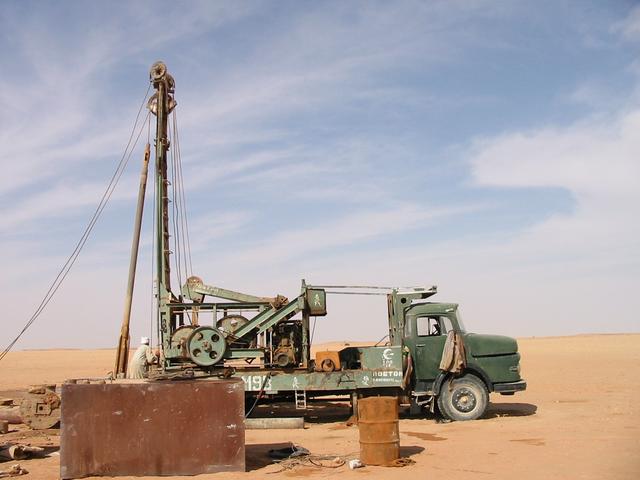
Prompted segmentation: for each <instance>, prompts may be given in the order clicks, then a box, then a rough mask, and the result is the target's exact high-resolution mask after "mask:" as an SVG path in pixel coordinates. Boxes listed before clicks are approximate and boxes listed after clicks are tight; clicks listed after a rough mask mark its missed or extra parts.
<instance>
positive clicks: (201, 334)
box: [187, 326, 227, 367]
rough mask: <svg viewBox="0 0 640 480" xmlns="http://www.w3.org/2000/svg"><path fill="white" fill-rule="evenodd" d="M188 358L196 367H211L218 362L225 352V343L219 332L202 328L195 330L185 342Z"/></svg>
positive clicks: (213, 328)
mask: <svg viewBox="0 0 640 480" xmlns="http://www.w3.org/2000/svg"><path fill="white" fill-rule="evenodd" d="M187 349H188V352H189V357H190V358H191V360H193V362H194V363H195V364H196V365H200V366H201V367H211V366H213V365H215V364H216V363H218V362H220V361H221V360H222V358H223V357H224V353H225V351H226V350H227V342H226V340H225V338H224V335H223V334H222V332H221V331H220V330H218V329H217V328H215V327H209V326H203V327H198V328H196V329H195V330H194V331H193V333H192V334H191V335H190V336H189V340H188V341H187Z"/></svg>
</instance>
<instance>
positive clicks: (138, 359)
mask: <svg viewBox="0 0 640 480" xmlns="http://www.w3.org/2000/svg"><path fill="white" fill-rule="evenodd" d="M157 361H158V359H157V357H156V356H155V355H154V354H153V352H152V351H151V347H149V338H148V337H142V338H141V339H140V346H139V347H138V349H137V350H136V351H135V353H134V354H133V357H132V358H131V363H130V364H129V378H145V377H146V376H147V371H148V369H149V365H151V364H152V363H156V362H157Z"/></svg>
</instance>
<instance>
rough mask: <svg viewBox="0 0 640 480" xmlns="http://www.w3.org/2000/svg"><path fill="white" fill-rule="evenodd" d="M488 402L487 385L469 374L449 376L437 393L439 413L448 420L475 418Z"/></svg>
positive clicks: (482, 412)
mask: <svg viewBox="0 0 640 480" xmlns="http://www.w3.org/2000/svg"><path fill="white" fill-rule="evenodd" d="M488 404H489V392H488V391H487V387H486V386H485V385H484V382H483V381H482V380H480V379H479V378H478V377H476V376H475V375H471V374H467V375H463V376H462V377H458V378H449V379H448V380H446V381H445V382H444V384H443V385H442V388H441V389H440V395H438V408H439V409H440V413H442V416H443V417H445V418H448V419H450V420H456V421H464V420H475V419H477V418H479V417H481V416H482V415H483V414H484V412H485V410H486V409H487V405H488Z"/></svg>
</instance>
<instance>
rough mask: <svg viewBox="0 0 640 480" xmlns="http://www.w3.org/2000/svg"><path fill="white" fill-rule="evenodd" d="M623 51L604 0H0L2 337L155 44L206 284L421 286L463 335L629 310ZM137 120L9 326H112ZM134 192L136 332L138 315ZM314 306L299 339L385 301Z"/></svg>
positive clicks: (89, 185)
mask: <svg viewBox="0 0 640 480" xmlns="http://www.w3.org/2000/svg"><path fill="white" fill-rule="evenodd" d="M639 53H640V5H638V4H637V3H636V2H629V1H622V0H620V1H608V2H599V1H593V2H592V1H539V2H526V1H522V2H518V1H504V2H502V1H486V2H485V1H397V2H384V1H379V2H376V1H368V2H357V1H353V2H341V1H335V2H334V1H319V2H310V1H302V2H301V1H258V0H256V1H249V2H243V1H234V2H222V1H218V2H196V1H190V2H144V1H138V2H124V1H121V2H111V3H109V4H106V3H102V2H81V1H60V2H34V1H4V2H3V3H2V8H1V9H0V64H1V65H2V75H0V112H1V114H0V144H1V145H2V146H3V147H2V148H1V149H0V164H1V165H2V169H3V175H2V176H0V208H1V214H2V222H0V262H1V265H2V269H1V271H2V274H1V275H0V301H1V302H2V304H3V315H2V321H1V322H2V323H1V329H0V343H2V346H3V347H4V345H6V344H8V343H9V341H10V340H11V339H13V338H14V337H15V335H16V334H17V333H18V332H19V331H20V329H21V328H22V327H23V325H24V324H25V322H26V321H27V320H28V319H29V317H30V316H31V314H32V313H33V311H34V310H35V308H36V306H37V305H38V303H39V301H40V299H41V298H42V296H43V295H44V293H45V292H46V290H47V288H48V286H49V284H50V283H51V281H52V280H53V278H54V277H55V275H56V274H57V271H58V270H59V268H60V267H61V265H62V264H63V263H64V261H65V260H66V258H67V256H68V255H69V254H70V253H71V251H72V250H73V248H74V246H75V243H76V242H77V240H78V239H79V237H80V235H81V234H82V232H83V230H84V227H85V225H86V224H87V221H88V220H89V218H90V216H91V214H92V213H93V210H94V209H95V207H96V205H97V204H98V201H99V199H100V197H101V195H102V193H103V192H104V189H105V187H106V185H107V182H108V180H109V178H110V176H111V174H112V173H113V171H114V169H115V167H116V165H117V163H118V161H119V160H120V157H121V155H122V152H123V151H124V149H125V145H126V144H127V140H128V138H129V134H130V132H131V129H132V126H133V124H134V120H135V117H136V112H137V111H138V108H139V106H140V104H141V102H142V100H143V98H144V95H145V92H146V91H147V88H148V86H149V81H148V78H149V77H148V72H149V68H150V66H151V64H152V63H153V62H155V61H156V60H163V61H164V62H165V63H166V64H167V66H168V69H169V71H170V73H171V74H172V75H173V76H174V78H175V80H176V94H175V97H176V100H177V102H178V107H177V109H176V115H177V124H178V132H179V135H180V149H181V159H182V168H183V178H184V189H185V197H186V206H187V209H188V221H189V228H190V230H189V231H190V244H191V252H192V261H193V273H194V274H197V275H198V276H199V277H201V278H202V279H203V280H204V281H205V283H208V284H211V285H215V286H220V287H223V288H228V289H233V290H238V291H241V292H246V293H251V294H255V295H261V296H264V295H275V294H276V293H281V294H284V295H287V296H288V297H289V298H293V297H295V296H296V295H297V294H298V293H299V289H300V280H301V279H303V278H304V279H306V280H307V282H308V283H311V284H317V285H323V284H325V285H326V284H334V285H335V284H344V285H383V286H404V285H437V286H438V292H439V293H438V294H437V296H435V297H433V300H434V301H435V300H439V301H447V302H457V303H459V304H460V309H461V311H462V312H463V313H462V314H463V317H464V321H465V324H466V326H467V329H468V330H470V331H475V332H479V333H499V334H505V335H510V336H517V337H525V336H555V335H572V334H582V333H596V332H598V333H616V332H640V319H639V318H638V313H637V312H638V311H639V310H640V295H638V293H637V290H638V287H640V222H639V221H638V219H639V218H640V135H639V134H638V132H640V55H639ZM143 115H145V113H143ZM143 130H144V129H143ZM146 136H147V133H146V131H144V132H143V134H142V139H141V140H140V142H139V143H138V144H137V145H136V148H135V150H134V152H133V154H132V157H131V160H130V162H129V164H128V167H127V169H126V171H125V173H124V175H123V177H122V179H121V181H120V183H119V185H118V187H117V189H116V191H115V192H114V194H113V196H112V198H111V201H110V202H109V204H108V206H107V208H106V209H105V211H104V213H103V215H102V217H101V218H100V221H99V223H98V224H97V225H96V228H95V229H94V231H93V232H92V236H91V238H90V239H89V241H88V242H87V244H86V246H85V248H84V250H83V252H82V254H81V256H80V258H79V260H78V261H77V263H76V264H75V265H74V267H73V269H72V271H71V273H70V274H69V276H68V277H67V279H66V281H65V282H64V284H63V285H62V287H61V288H60V290H59V291H58V293H57V295H56V297H55V298H54V300H53V301H52V302H51V303H50V304H49V306H48V307H47V309H46V310H45V311H44V313H43V314H42V315H41V316H40V317H39V318H38V319H37V321H36V322H35V323H34V324H33V326H32V327H31V328H30V329H29V330H28V331H27V333H26V334H25V335H24V336H23V337H22V338H21V340H20V341H19V342H18V343H17V345H16V348H18V349H25V348H53V347H56V348H57V347H59V348H107V347H113V346H115V344H116V342H117V339H118V334H119V329H120V322H121V317H122V311H123V306H124V293H125V288H126V281H127V269H128V264H129V249H130V244H131V235H132V226H133V215H134V209H135V201H136V195H137V184H138V177H139V169H140V164H141V159H142V152H143V148H144V143H145V141H146V138H145V137H146ZM152 190H153V189H152V188H149V189H148V191H147V201H148V203H147V207H146V211H145V220H144V224H143V235H142V243H141V250H140V258H139V264H138V278H137V284H136V290H135V296H134V306H133V316H132V338H133V342H134V343H135V342H137V337H138V336H140V335H150V334H151V335H153V336H154V337H155V333H153V332H151V325H152V323H153V319H152V310H153V309H152V306H153V298H152V297H153V295H152V292H153V283H152V265H151V257H152V244H153V242H152V238H153V234H152V222H151V216H150V213H151V204H152V201H151V200H152V195H153V191H152ZM182 280H183V281H184V278H182ZM178 281H179V279H177V278H176V279H175V280H174V282H173V285H174V289H175V286H176V285H178ZM328 310H329V316H327V317H325V318H318V319H317V322H316V327H315V330H314V340H315V341H329V340H346V339H351V340H377V339H379V338H381V337H382V336H383V335H384V334H385V333H386V328H387V322H386V306H385V299H384V297H365V298H360V297H353V296H330V297H329V299H328Z"/></svg>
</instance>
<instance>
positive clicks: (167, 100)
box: [148, 62, 176, 347]
mask: <svg viewBox="0 0 640 480" xmlns="http://www.w3.org/2000/svg"><path fill="white" fill-rule="evenodd" d="M150 78H151V82H152V83H153V88H154V89H155V91H156V93H155V94H154V95H153V96H152V97H151V98H150V100H149V104H148V106H149V110H151V112H152V113H153V114H154V115H155V116H156V138H155V157H156V158H155V183H156V205H155V215H156V218H155V224H156V238H155V243H156V268H157V272H156V275H157V289H158V290H157V295H158V323H159V329H160V331H161V332H167V331H169V330H173V329H174V328H175V325H173V324H174V323H175V319H174V318H173V317H172V315H171V311H170V308H169V304H170V303H171V301H172V299H173V294H172V293H171V278H170V277H171V275H170V274H171V269H170V264H169V256H170V254H171V250H170V248H169V208H168V207H169V192H168V190H169V180H168V178H167V151H168V150H169V137H168V133H167V120H168V117H169V114H170V113H171V111H172V110H173V109H174V108H175V106H176V101H175V100H174V98H173V93H174V88H175V81H174V79H173V77H172V76H171V75H170V74H169V73H168V72H167V67H166V65H165V64H164V63H162V62H156V63H154V64H153V66H152V67H151V72H150ZM159 333H160V332H159ZM165 342H166V336H163V344H164V343H165ZM166 346H167V345H163V347H166Z"/></svg>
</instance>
